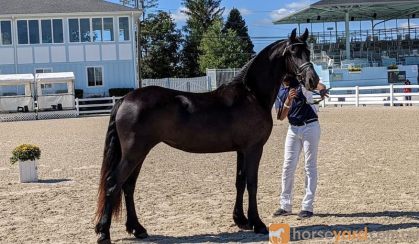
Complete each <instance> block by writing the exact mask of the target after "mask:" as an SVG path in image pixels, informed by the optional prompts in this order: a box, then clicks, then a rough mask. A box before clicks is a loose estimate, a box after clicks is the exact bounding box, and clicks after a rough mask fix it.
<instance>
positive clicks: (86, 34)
mask: <svg viewBox="0 0 419 244" xmlns="http://www.w3.org/2000/svg"><path fill="white" fill-rule="evenodd" d="M80 33H81V42H90V20H89V19H80Z"/></svg>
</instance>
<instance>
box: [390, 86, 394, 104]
mask: <svg viewBox="0 0 419 244" xmlns="http://www.w3.org/2000/svg"><path fill="white" fill-rule="evenodd" d="M390 106H391V107H393V106H394V88H393V84H390Z"/></svg>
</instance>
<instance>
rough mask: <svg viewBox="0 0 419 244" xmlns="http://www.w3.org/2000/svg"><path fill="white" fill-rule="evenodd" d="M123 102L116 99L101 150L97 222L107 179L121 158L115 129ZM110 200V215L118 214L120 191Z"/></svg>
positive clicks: (103, 202)
mask: <svg viewBox="0 0 419 244" xmlns="http://www.w3.org/2000/svg"><path fill="white" fill-rule="evenodd" d="M122 102H123V98H121V99H120V100H118V101H117V102H116V103H115V105H114V107H113V109H112V111H111V116H110V120H109V125H108V132H107V133H106V140H105V149H104V152H103V162H102V169H101V172H100V183H99V191H98V203H97V209H96V215H95V221H96V223H98V222H99V221H100V219H101V218H102V216H103V215H104V212H105V203H106V194H107V192H106V191H107V189H106V188H107V180H108V178H109V176H111V174H112V173H113V172H114V170H115V169H116V167H117V166H118V164H119V161H120V160H121V157H122V156H121V154H122V153H121V144H120V141H119V137H118V132H117V130H116V121H115V120H116V114H117V112H118V109H119V107H120V106H121V104H122ZM113 201H114V202H112V203H111V204H112V215H113V216H119V214H120V210H121V201H122V193H121V192H120V193H119V194H118V195H117V196H116V198H115V199H114V200H113Z"/></svg>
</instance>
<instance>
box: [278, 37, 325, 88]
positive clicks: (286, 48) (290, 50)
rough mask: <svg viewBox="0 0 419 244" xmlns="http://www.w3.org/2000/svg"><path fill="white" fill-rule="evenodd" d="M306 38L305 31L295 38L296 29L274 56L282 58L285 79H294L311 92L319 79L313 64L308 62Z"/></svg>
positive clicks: (308, 52)
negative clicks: (285, 71)
mask: <svg viewBox="0 0 419 244" xmlns="http://www.w3.org/2000/svg"><path fill="white" fill-rule="evenodd" d="M308 36H309V33H308V30H307V29H306V30H305V32H304V34H303V35H301V36H300V37H297V29H294V30H293V31H292V32H291V35H290V37H289V39H288V40H286V41H285V44H283V45H281V47H278V49H277V50H276V52H274V55H275V56H282V57H283V58H284V60H285V66H286V69H287V76H286V77H293V78H296V79H297V80H298V81H299V82H300V83H301V84H302V85H304V86H305V88H306V89H307V90H310V91H311V90H314V89H316V87H317V84H318V83H319V80H320V79H319V76H318V75H317V73H316V71H315V70H314V66H313V63H312V62H310V50H309V49H308V45H307V39H308Z"/></svg>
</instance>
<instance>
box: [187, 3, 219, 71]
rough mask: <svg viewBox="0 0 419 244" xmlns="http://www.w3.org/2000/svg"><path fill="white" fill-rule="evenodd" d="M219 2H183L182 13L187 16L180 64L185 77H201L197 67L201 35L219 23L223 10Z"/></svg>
mask: <svg viewBox="0 0 419 244" xmlns="http://www.w3.org/2000/svg"><path fill="white" fill-rule="evenodd" d="M220 3H221V0H183V2H182V4H183V5H184V6H185V7H186V10H184V11H183V12H184V13H185V14H186V15H187V16H188V19H187V21H186V26H185V27H184V32H185V33H186V38H185V42H184V48H183V50H182V56H181V63H182V74H183V75H184V76H186V77H193V76H198V75H202V72H201V71H200V70H199V66H198V57H199V55H200V50H199V48H198V46H199V45H200V43H201V39H202V36H203V34H204V33H205V32H206V31H207V29H208V28H209V27H210V26H211V25H212V24H213V22H214V21H220V20H221V19H222V14H223V12H224V8H221V7H220Z"/></svg>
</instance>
